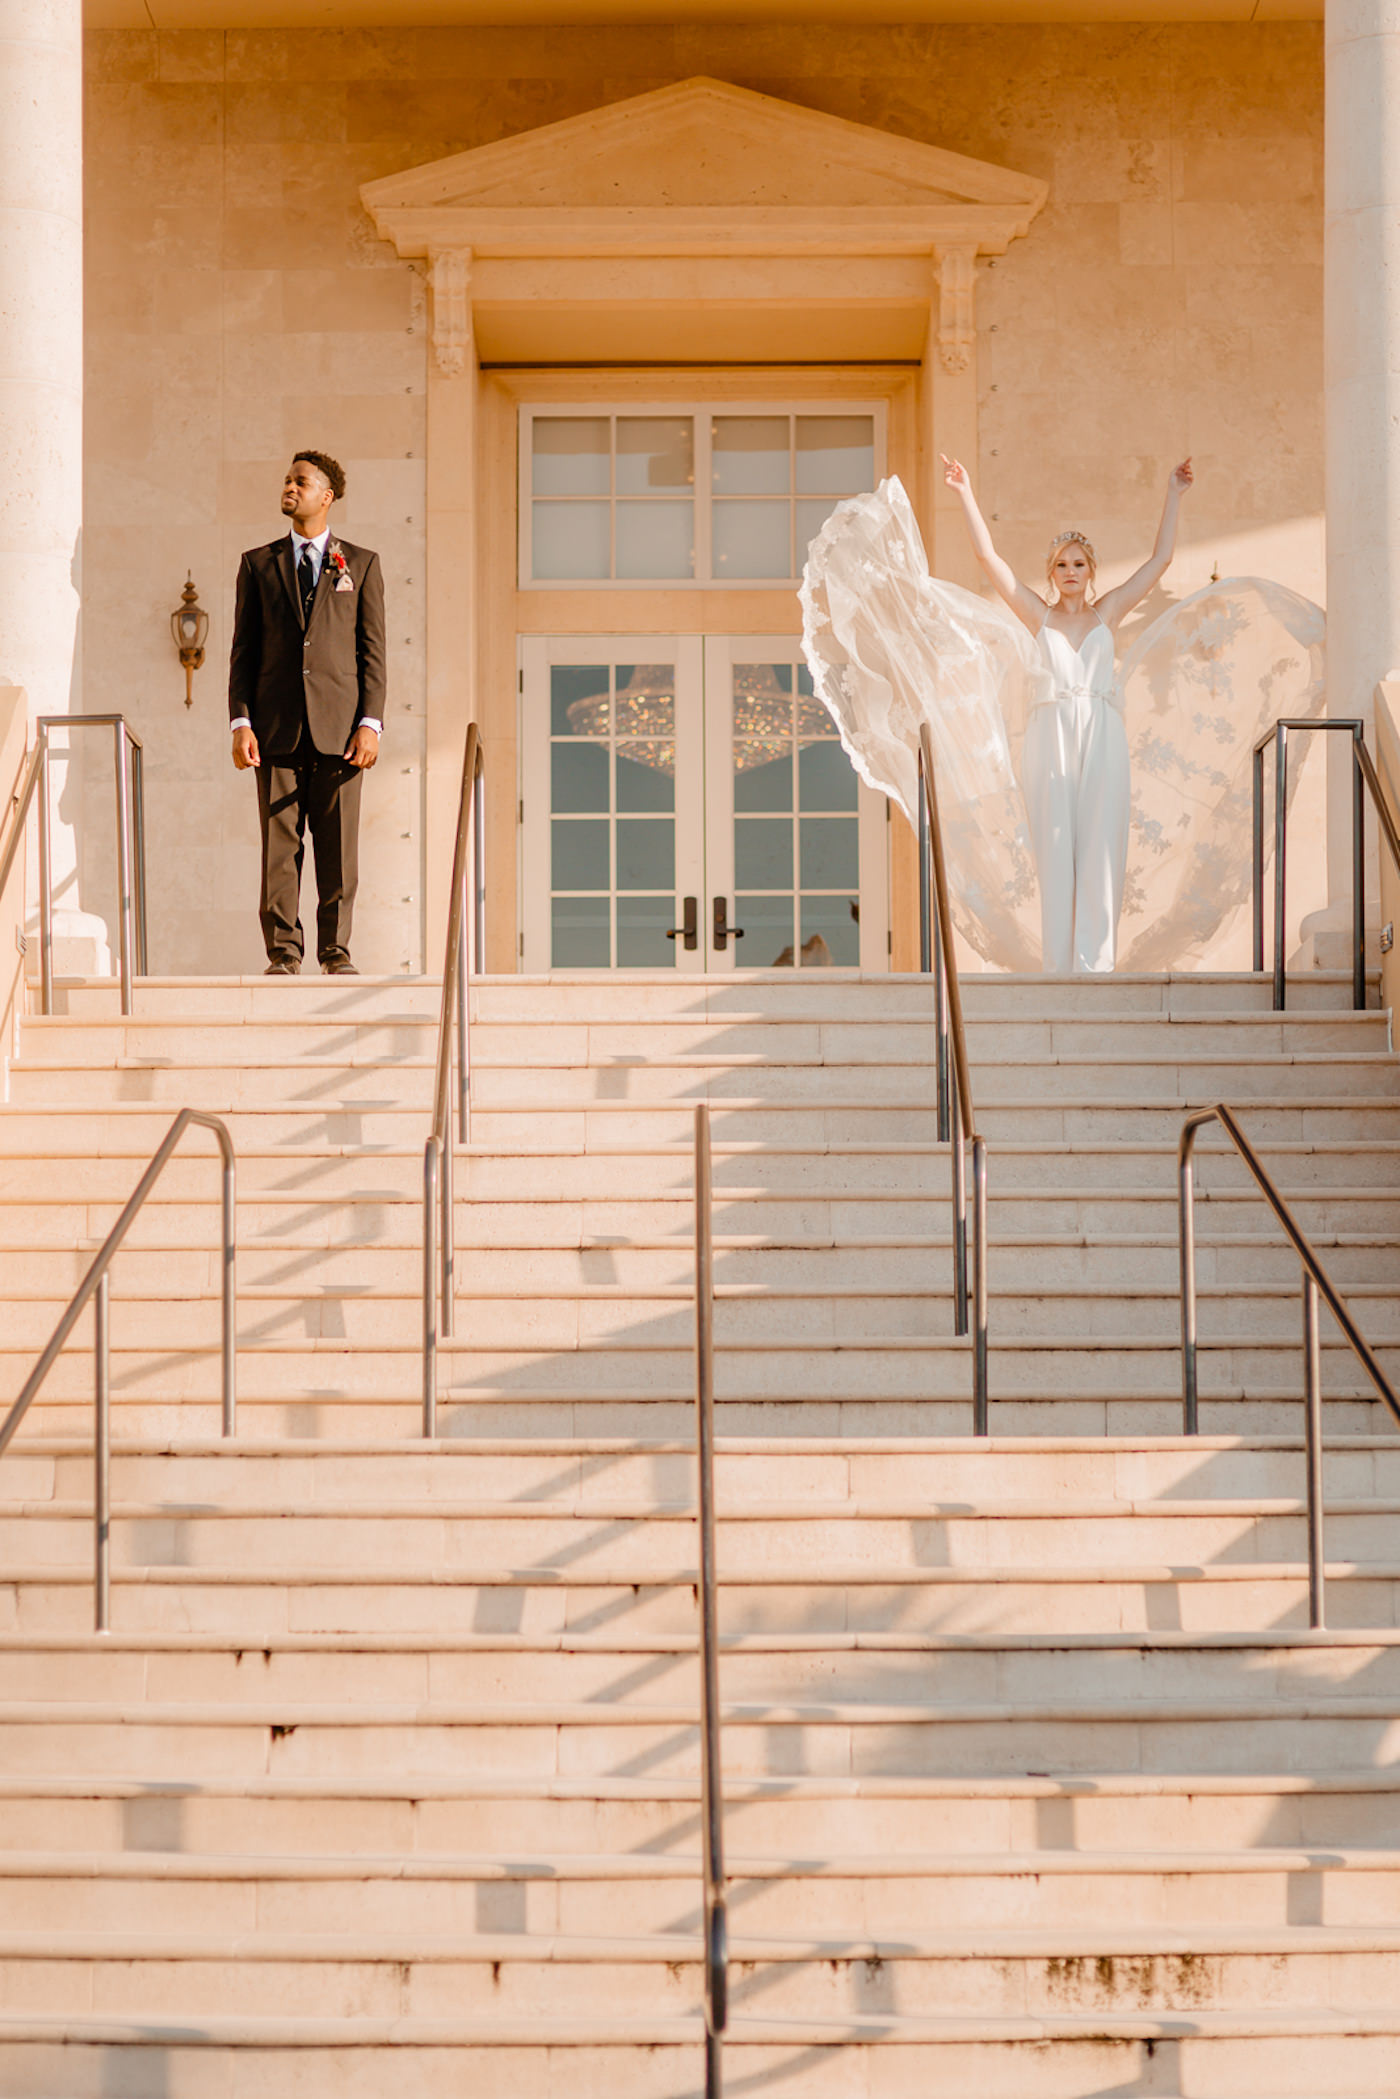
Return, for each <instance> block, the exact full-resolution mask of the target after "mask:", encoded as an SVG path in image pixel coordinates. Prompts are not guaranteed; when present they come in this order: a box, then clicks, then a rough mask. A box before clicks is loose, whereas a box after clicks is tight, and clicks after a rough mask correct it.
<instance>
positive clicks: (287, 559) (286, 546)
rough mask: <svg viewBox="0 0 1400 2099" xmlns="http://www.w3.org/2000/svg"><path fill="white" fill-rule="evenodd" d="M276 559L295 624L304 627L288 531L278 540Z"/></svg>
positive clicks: (290, 536) (290, 537)
mask: <svg viewBox="0 0 1400 2099" xmlns="http://www.w3.org/2000/svg"><path fill="white" fill-rule="evenodd" d="M276 559H277V566H278V568H279V569H280V570H281V573H282V581H283V582H284V583H285V584H286V586H287V596H288V597H289V598H290V599H291V601H292V610H293V612H294V613H295V614H296V616H297V625H298V626H299V627H304V626H305V625H306V620H305V618H304V616H303V614H302V609H301V592H300V591H299V590H298V589H297V572H296V564H295V563H294V562H293V560H292V535H291V533H290V532H289V533H288V534H287V537H286V538H285V539H284V540H280V541H279V542H278V544H277V548H276Z"/></svg>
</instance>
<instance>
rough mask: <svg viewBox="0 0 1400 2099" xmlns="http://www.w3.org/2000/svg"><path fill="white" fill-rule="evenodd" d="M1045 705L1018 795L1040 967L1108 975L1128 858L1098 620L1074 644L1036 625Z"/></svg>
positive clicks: (1032, 727)
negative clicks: (1045, 673) (1050, 692)
mask: <svg viewBox="0 0 1400 2099" xmlns="http://www.w3.org/2000/svg"><path fill="white" fill-rule="evenodd" d="M1039 643H1040V650H1041V654H1042V655H1043V656H1044V658H1045V661H1046V663H1047V665H1048V667H1049V670H1050V674H1051V676H1052V677H1053V679H1054V681H1055V693H1054V698H1053V699H1046V700H1042V701H1041V703H1040V705H1039V706H1037V707H1033V708H1032V709H1031V716H1030V720H1029V721H1028V722H1027V724H1026V740H1025V745H1024V747H1023V749H1022V752H1021V791H1022V793H1023V794H1024V796H1025V801H1026V818H1027V823H1028V826H1029V829H1030V834H1031V847H1032V850H1033V851H1034V853H1035V866H1036V873H1037V875H1038V877H1039V879H1040V929H1041V968H1042V969H1044V970H1046V971H1048V972H1049V973H1051V974H1052V975H1055V976H1068V975H1069V974H1070V973H1071V971H1073V970H1111V969H1112V968H1113V965H1114V959H1115V955H1116V951H1117V945H1118V913H1119V910H1120V909H1121V907H1122V903H1123V875H1124V870H1125V868H1126V866H1127V860H1128V810H1129V802H1130V786H1129V768H1128V737H1127V731H1126V730H1125V729H1124V726H1123V715H1122V711H1121V705H1122V703H1121V700H1120V697H1119V692H1118V684H1117V680H1116V679H1115V677H1114V672H1113V636H1112V634H1111V633H1110V632H1109V630H1108V628H1107V627H1106V626H1105V625H1104V623H1103V621H1102V620H1100V621H1099V623H1098V625H1097V626H1096V627H1094V628H1092V629H1091V630H1090V632H1089V633H1088V635H1086V637H1085V639H1084V642H1083V644H1082V646H1081V647H1079V648H1077V649H1076V648H1075V647H1074V646H1073V644H1072V643H1071V642H1070V640H1069V639H1068V637H1067V636H1066V635H1064V634H1062V633H1061V632H1060V630H1059V629H1058V628H1057V627H1052V626H1050V625H1048V624H1046V625H1044V626H1042V628H1041V630H1040V635H1039Z"/></svg>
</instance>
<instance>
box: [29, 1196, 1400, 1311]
mask: <svg viewBox="0 0 1400 2099" xmlns="http://www.w3.org/2000/svg"><path fill="white" fill-rule="evenodd" d="M411 1221H412V1223H413V1225H415V1226H417V1227H418V1230H419V1232H421V1221H422V1220H421V1211H419V1210H416V1209H415V1210H414V1211H413V1212H412V1217H411ZM399 1222H400V1224H401V1226H402V1227H403V1229H402V1232H401V1233H400V1234H397V1235H396V1238H398V1239H399V1240H400V1242H402V1241H407V1243H393V1242H392V1241H390V1240H389V1238H388V1235H387V1233H386V1234H385V1235H384V1236H383V1237H381V1239H380V1240H379V1242H378V1243H370V1244H365V1245H345V1244H340V1245H335V1246H328V1245H327V1244H326V1243H325V1241H324V1240H320V1239H318V1240H298V1239H294V1238H288V1239H283V1240H273V1239H272V1238H271V1236H270V1234H269V1235H266V1236H254V1235H251V1234H247V1233H245V1234H244V1235H242V1236H241V1238H240V1243H239V1248H238V1284H239V1290H240V1293H243V1292H248V1293H253V1292H257V1293H269V1292H271V1293H274V1294H275V1293H277V1292H278V1291H280V1292H281V1293H282V1294H283V1295H285V1294H286V1293H287V1292H288V1291H289V1290H290V1289H291V1288H293V1287H300V1288H301V1289H302V1290H304V1291H306V1292H307V1293H308V1294H317V1293H324V1292H327V1291H329V1292H331V1293H332V1294H334V1293H336V1292H339V1293H341V1294H344V1295H347V1296H349V1295H351V1294H354V1295H357V1296H361V1297H378V1298H394V1297H407V1296H409V1295H411V1294H413V1293H416V1292H421V1289H422V1271H423V1257H422V1249H421V1243H420V1242H419V1241H418V1239H417V1237H416V1235H415V1236H413V1237H410V1235H409V1229H408V1227H409V1224H410V1218H409V1217H408V1216H405V1217H404V1218H402V1219H400V1220H399ZM165 1237H166V1239H167V1240H168V1241H170V1242H171V1243H168V1244H164V1245H160V1244H154V1243H148V1244H147V1245H145V1246H137V1245H133V1244H132V1242H131V1241H130V1240H128V1241H127V1244H126V1247H125V1249H124V1251H123V1253H122V1257H121V1261H120V1264H119V1266H118V1268H117V1271H116V1277H115V1287H116V1288H117V1289H118V1290H119V1292H120V1295H121V1296H122V1297H123V1298H124V1299H132V1298H159V1297H198V1296H203V1295H205V1294H207V1293H208V1292H210V1291H216V1290H217V1289H218V1287H219V1281H220V1277H221V1275H222V1262H223V1255H222V1249H221V1248H220V1246H219V1245H218V1244H217V1241H216V1238H215V1236H214V1230H213V1228H212V1226H211V1223H210V1221H209V1220H208V1219H207V1218H206V1220H205V1226H204V1230H203V1232H202V1233H199V1234H196V1235H194V1236H193V1241H192V1242H191V1240H185V1241H184V1242H183V1243H178V1242H176V1240H175V1235H174V1234H173V1233H167V1234H166V1235H165ZM1313 1244H1314V1246H1315V1247H1316V1249H1317V1251H1318V1253H1319V1254H1320V1255H1321V1257H1322V1259H1323V1262H1324V1264H1325V1266H1326V1269H1327V1273H1328V1274H1329V1275H1330V1276H1331V1278H1332V1280H1333V1281H1334V1282H1335V1283H1336V1284H1337V1286H1338V1288H1339V1289H1341V1290H1343V1291H1344V1292H1345V1291H1348V1290H1355V1289H1357V1288H1359V1287H1360V1286H1362V1285H1370V1286H1372V1287H1373V1288H1375V1287H1388V1285H1389V1280H1390V1278H1391V1277H1392V1276H1393V1274H1394V1272H1395V1248H1394V1242H1393V1241H1391V1240H1389V1239H1386V1238H1382V1237H1380V1236H1379V1235H1370V1236H1367V1235H1364V1234H1360V1233H1356V1234H1346V1235H1343V1234H1340V1233H1336V1232H1330V1233H1325V1234H1318V1235H1315V1237H1314V1240H1313ZM100 1245H101V1239H100V1237H99V1236H98V1235H97V1234H96V1233H92V1234H88V1233H84V1234H82V1235H80V1236H79V1235H75V1240H74V1242H73V1243H72V1244H71V1245H69V1246H66V1247H60V1246H54V1245H46V1246H40V1247H37V1248H36V1247H34V1246H33V1244H32V1242H31V1244H30V1245H29V1246H28V1247H27V1248H25V1249H23V1250H21V1249H20V1248H18V1247H6V1246H4V1245H3V1244H0V1297H12V1298H24V1297H35V1298H37V1297H54V1296H56V1295H57V1294H59V1293H63V1292H68V1291H71V1290H73V1289H76V1287H77V1285H78V1284H79V1283H80V1282H81V1280H82V1279H83V1277H84V1276H85V1275H86V1273H87V1270H88V1267H89V1265H90V1263H91V1261H92V1257H93V1254H94V1253H95V1252H96V1250H97V1248H98V1247H99V1246H100ZM952 1245H953V1242H952V1239H951V1237H950V1236H949V1235H948V1234H947V1233H944V1234H942V1235H938V1236H930V1237H928V1238H926V1239H922V1240H918V1239H913V1238H909V1239H904V1240H900V1239H894V1240H893V1241H890V1240H885V1241H884V1242H880V1241H876V1242H874V1243H870V1244H864V1245H862V1244H858V1243H852V1242H850V1241H847V1242H846V1243H845V1244H844V1245H843V1246H841V1247H836V1246H832V1245H830V1244H823V1243H821V1242H813V1243H809V1244H807V1245H803V1244H800V1243H799V1244H793V1243H791V1242H790V1241H789V1242H788V1243H786V1244H781V1245H770V1246H764V1245H757V1246H755V1245H748V1244H745V1243H742V1242H741V1243H738V1244H735V1243H733V1242H732V1241H729V1242H725V1241H721V1242H719V1244H718V1245H717V1247H716V1251H715V1280H716V1284H717V1286H718V1287H719V1288H720V1289H721V1290H722V1291H726V1292H728V1291H734V1290H760V1291H782V1290H785V1289H791V1290H809V1291H817V1290H820V1291H837V1290H844V1291H846V1292H849V1291H851V1290H854V1289H861V1290H866V1291H869V1292H872V1293H877V1294H879V1293H883V1294H889V1293H891V1292H897V1293H900V1294H906V1295H907V1294H909V1293H918V1292H922V1293H924V1294H927V1295H931V1296H934V1297H942V1296H944V1295H945V1294H946V1291H947V1287H948V1276H949V1273H950V1269H949V1263H950V1261H951V1259H952ZM459 1253H460V1264H461V1265H460V1271H459V1283H460V1285H461V1288H460V1291H459V1296H460V1298H461V1299H462V1300H463V1301H464V1302H465V1301H467V1300H475V1299H477V1298H480V1297H500V1296H506V1295H508V1294H512V1293H514V1294H517V1295H519V1296H521V1297H537V1296H550V1295H554V1294H562V1295H565V1296H572V1295H574V1294H576V1293H577V1292H580V1291H583V1292H594V1291H608V1290H624V1291H632V1292H643V1293H644V1292H648V1291H655V1290H666V1291H675V1290H686V1291H689V1290H691V1289H692V1288H693V1277H694V1268H695V1257H694V1253H693V1250H692V1248H691V1246H690V1245H689V1243H687V1242H686V1241H684V1240H675V1241H672V1242H671V1243H670V1244H669V1245H668V1244H666V1243H665V1242H663V1243H661V1244H659V1245H655V1244H654V1245H636V1244H619V1245H606V1244H604V1245H595V1246H570V1247H560V1246H548V1245H545V1246H531V1245H525V1246H510V1245H481V1244H480V1243H469V1244H467V1245H463V1246H461V1247H460V1248H459ZM1179 1258H1180V1257H1179V1250H1178V1246H1177V1243H1176V1241H1175V1240H1174V1239H1173V1240H1167V1239H1165V1238H1157V1239H1149V1238H1148V1237H1147V1236H1146V1235H1141V1236H1139V1237H1137V1238H1133V1237H1131V1236H1128V1237H1109V1236H1108V1235H1104V1236H1102V1237H1100V1238H1097V1239H1089V1238H1087V1237H1084V1236H1071V1235H1070V1234H1068V1233H1064V1234H1061V1235H1059V1236H1058V1237H1056V1238H1047V1239H1031V1238H1024V1237H1022V1238H1013V1237H1009V1236H1008V1237H1006V1238H996V1237H993V1238H992V1239H991V1241H990V1246H989V1274H990V1277H991V1288H992V1290H993V1292H994V1293H995V1296H996V1302H997V1304H998V1306H1000V1305H1001V1304H1002V1303H1004V1302H1006V1301H1008V1300H1009V1299H1010V1296H1011V1293H1010V1291H1009V1290H1007V1288H1006V1287H1005V1286H1006V1281H1007V1279H1008V1277H1014V1279H1015V1282H1016V1284H1017V1286H1018V1292H1019V1293H1020V1295H1021V1296H1022V1297H1023V1298H1025V1297H1033V1296H1034V1295H1036V1294H1038V1293H1041V1292H1063V1291H1065V1290H1071V1289H1075V1288H1079V1289H1105V1288H1110V1287H1116V1288H1118V1289H1121V1290H1123V1291H1125V1292H1129V1293H1132V1292H1136V1291H1138V1290H1143V1291H1151V1292H1154V1293H1156V1292H1161V1291H1164V1290H1166V1291H1172V1290H1174V1289H1175V1288H1176V1287H1177V1279H1178V1276H1179ZM1196 1276H1197V1281H1198V1284H1199V1286H1200V1289H1201V1291H1202V1293H1203V1297H1204V1293H1205V1292H1207V1291H1210V1290H1222V1289H1230V1290H1238V1291H1239V1292H1240V1293H1241V1295H1242V1296H1248V1295H1250V1294H1251V1293H1252V1291H1254V1290H1258V1291H1263V1290H1271V1289H1292V1290H1293V1292H1294V1294H1295V1295H1296V1292H1297V1288H1298V1257H1297V1255H1296V1254H1295V1253H1294V1252H1293V1250H1292V1248H1291V1247H1290V1246H1289V1245H1288V1243H1287V1241H1285V1240H1283V1239H1282V1237H1281V1236H1280V1237H1278V1238H1274V1239H1260V1238H1259V1237H1257V1236H1254V1235H1246V1234H1240V1235H1238V1236H1237V1237H1235V1238H1234V1239H1230V1238H1225V1237H1212V1238H1210V1239H1204V1238H1200V1237H1198V1239H1197V1247H1196ZM1362 1316H1363V1317H1364V1313H1363V1315H1362ZM1000 1324H1001V1319H1000V1314H998V1326H1000Z"/></svg>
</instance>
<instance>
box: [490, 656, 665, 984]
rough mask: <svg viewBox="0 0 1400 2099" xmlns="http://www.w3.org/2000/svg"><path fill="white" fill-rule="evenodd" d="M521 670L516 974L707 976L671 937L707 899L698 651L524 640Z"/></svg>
mask: <svg viewBox="0 0 1400 2099" xmlns="http://www.w3.org/2000/svg"><path fill="white" fill-rule="evenodd" d="M643 652H645V657H643ZM522 658H523V663H522V672H523V675H522V703H523V713H522V723H521V750H522V768H521V839H522V868H521V873H522V895H523V898H524V913H523V918H524V925H523V942H522V963H523V966H524V968H525V969H526V970H527V971H544V970H551V969H560V970H569V969H681V970H685V969H698V968H701V967H703V959H704V958H703V951H702V950H701V948H700V946H699V942H698V939H697V944H696V946H695V948H693V949H690V950H687V949H686V947H685V944H684V940H683V938H674V939H673V938H671V937H669V936H670V934H671V932H672V929H673V928H676V927H679V926H680V925H681V924H682V923H683V917H684V903H683V899H684V897H685V895H686V894H690V895H694V896H696V897H697V898H698V897H699V895H700V892H701V890H702V887H703V875H704V870H703V866H702V864H701V856H702V851H703V831H702V823H703V816H702V811H701V806H700V805H701V797H702V794H703V781H702V777H701V774H702V739H701V728H700V691H699V683H700V681H699V661H700V656H699V644H698V643H697V642H695V641H689V640H688V641H685V642H680V641H677V640H675V639H666V640H661V641H658V640H656V639H654V638H649V639H647V640H646V641H643V642H632V643H628V642H606V641H604V642H600V641H599V640H597V639H596V638H592V637H590V638H588V639H584V640H579V641H567V640H536V639H533V638H532V639H529V640H527V641H525V642H524V643H523V646H522ZM697 912H698V905H697Z"/></svg>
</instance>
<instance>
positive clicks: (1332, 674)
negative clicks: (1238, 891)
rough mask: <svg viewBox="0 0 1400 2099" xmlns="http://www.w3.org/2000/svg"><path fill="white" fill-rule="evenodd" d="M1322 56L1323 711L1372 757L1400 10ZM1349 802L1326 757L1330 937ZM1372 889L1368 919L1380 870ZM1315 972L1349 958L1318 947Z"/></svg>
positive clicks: (1395, 480)
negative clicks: (1344, 723)
mask: <svg viewBox="0 0 1400 2099" xmlns="http://www.w3.org/2000/svg"><path fill="white" fill-rule="evenodd" d="M1326 50H1327V111H1326V126H1327V133H1326V136H1327V145H1326V213H1327V222H1326V223H1327V233H1326V271H1325V290H1324V339H1325V347H1326V414H1327V705H1328V712H1329V713H1330V714H1334V715H1360V716H1363V717H1364V718H1365V720H1366V722H1367V725H1368V726H1367V741H1368V743H1370V744H1371V745H1372V747H1373V748H1374V742H1375V739H1374V734H1373V733H1372V728H1371V724H1372V722H1373V719H1374V709H1373V698H1374V693H1375V688H1376V685H1377V683H1378V682H1379V681H1380V680H1381V679H1383V678H1386V677H1390V676H1395V675H1400V0H1327V28H1326ZM1341 740H1342V739H1340V738H1338V737H1331V738H1329V739H1328V741H1329V743H1330V744H1334V745H1336V744H1340V742H1341ZM1350 794H1351V762H1350V758H1349V756H1348V755H1347V753H1346V752H1344V751H1343V750H1341V749H1334V750H1332V751H1331V752H1330V754H1329V770H1328V887H1329V892H1330V896H1331V898H1332V900H1333V902H1332V905H1331V907H1330V908H1329V910H1328V912H1327V914H1326V920H1327V926H1328V929H1329V930H1330V929H1331V928H1332V927H1333V926H1334V925H1335V926H1336V927H1337V928H1338V929H1339V930H1340V928H1341V924H1342V920H1343V918H1344V917H1345V916H1346V915H1347V914H1349V912H1350V908H1351V907H1350V901H1349V899H1350V891H1351V861H1350V842H1349V841H1350ZM1367 882H1368V892H1369V899H1370V908H1369V909H1368V916H1369V917H1371V918H1372V919H1374V917H1375V909H1374V906H1375V901H1376V888H1375V876H1374V861H1373V862H1372V864H1371V867H1370V868H1369V869H1368V874H1367ZM1321 930H1322V929H1321V927H1320V926H1319V927H1318V933H1319V935H1320V934H1321ZM1318 959H1319V960H1321V961H1324V962H1328V963H1332V964H1334V965H1336V966H1347V964H1348V963H1349V954H1348V955H1347V956H1346V957H1343V956H1341V955H1340V954H1339V953H1338V952H1337V951H1336V942H1335V940H1328V941H1327V943H1326V950H1325V952H1324V950H1323V945H1322V941H1321V939H1320V938H1319V948H1318Z"/></svg>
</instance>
